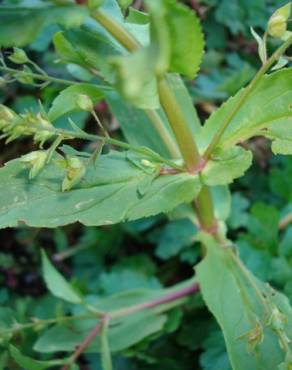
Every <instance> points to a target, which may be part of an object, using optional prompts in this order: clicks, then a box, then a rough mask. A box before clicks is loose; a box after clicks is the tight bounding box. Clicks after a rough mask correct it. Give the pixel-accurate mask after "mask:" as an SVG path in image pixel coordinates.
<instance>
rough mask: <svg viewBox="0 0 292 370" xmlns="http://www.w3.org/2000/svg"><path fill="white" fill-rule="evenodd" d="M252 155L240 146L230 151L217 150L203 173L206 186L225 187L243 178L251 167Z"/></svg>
mask: <svg viewBox="0 0 292 370" xmlns="http://www.w3.org/2000/svg"><path fill="white" fill-rule="evenodd" d="M251 163H252V153H251V152H250V151H249V150H245V149H243V148H242V147H240V146H235V147H233V148H230V149H228V150H222V149H220V148H217V149H216V150H215V151H214V153H213V155H212V156H211V158H210V160H209V161H208V162H207V165H206V166H205V168H204V169H203V171H202V179H203V182H204V183H205V184H206V185H210V186H215V185H225V184H229V183H231V182H233V180H234V179H236V178H238V177H241V176H242V175H243V174H244V173H245V171H246V170H247V169H248V168H249V167H250V166H251Z"/></svg>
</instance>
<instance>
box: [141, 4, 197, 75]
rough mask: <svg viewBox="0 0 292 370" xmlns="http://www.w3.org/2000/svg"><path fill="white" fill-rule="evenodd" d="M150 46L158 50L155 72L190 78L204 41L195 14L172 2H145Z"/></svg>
mask: <svg viewBox="0 0 292 370" xmlns="http://www.w3.org/2000/svg"><path fill="white" fill-rule="evenodd" d="M146 4H147V6H148V9H149V11H150V18H151V21H152V25H151V26H152V35H153V36H152V43H153V44H157V45H158V47H159V48H160V56H159V61H158V67H157V69H158V73H163V72H165V71H166V70H169V71H171V72H177V73H180V74H183V75H185V76H186V77H188V78H190V79H193V78H194V77H195V76H196V74H197V71H198V69H199V66H200V64H201V60H202V56H203V52H204V39H203V34H202V30H201V26H200V22H199V19H198V17H197V16H196V14H195V13H194V12H193V11H191V10H190V9H189V8H188V7H186V6H185V5H183V4H178V3H177V2H176V1H175V0H148V1H147V2H146Z"/></svg>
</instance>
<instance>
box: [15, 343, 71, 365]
mask: <svg viewBox="0 0 292 370" xmlns="http://www.w3.org/2000/svg"><path fill="white" fill-rule="evenodd" d="M9 349H10V354H11V356H12V357H13V359H14V361H15V362H16V363H17V364H18V365H19V366H21V368H23V369H29V370H45V369H49V368H51V367H56V366H58V365H59V366H61V365H64V364H65V363H66V360H60V361H59V360H51V361H37V360H34V359H32V358H30V357H28V356H25V355H23V354H22V353H21V352H20V351H19V350H18V349H17V348H16V347H14V346H13V345H10V347H9Z"/></svg>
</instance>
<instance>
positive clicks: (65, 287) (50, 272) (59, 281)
mask: <svg viewBox="0 0 292 370" xmlns="http://www.w3.org/2000/svg"><path fill="white" fill-rule="evenodd" d="M42 266H43V277H44V280H45V282H46V285H47V288H48V289H49V291H50V292H51V293H52V294H53V295H54V296H55V297H58V298H61V299H64V300H65V301H67V302H71V303H75V304H78V303H81V302H82V298H81V297H80V295H79V294H78V293H76V291H75V290H74V289H73V288H72V287H71V285H70V284H69V283H68V282H67V281H66V280H65V278H64V277H63V276H62V275H61V274H60V273H59V271H57V270H56V269H55V267H54V266H53V265H52V264H51V262H50V261H49V259H48V257H47V255H46V253H45V252H44V251H42Z"/></svg>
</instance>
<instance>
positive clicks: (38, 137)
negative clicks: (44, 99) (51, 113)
mask: <svg viewBox="0 0 292 370" xmlns="http://www.w3.org/2000/svg"><path fill="white" fill-rule="evenodd" d="M36 124H37V125H39V126H41V130H39V131H38V130H36V133H35V135H34V141H35V142H36V143H40V146H41V147H42V146H43V145H44V143H45V142H46V141H47V140H49V139H50V138H51V137H53V136H54V135H55V133H54V131H53V129H54V126H53V125H52V124H51V122H50V121H48V120H47V119H45V118H44V117H42V115H41V114H40V113H38V114H37V116H36ZM46 129H47V130H46Z"/></svg>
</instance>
